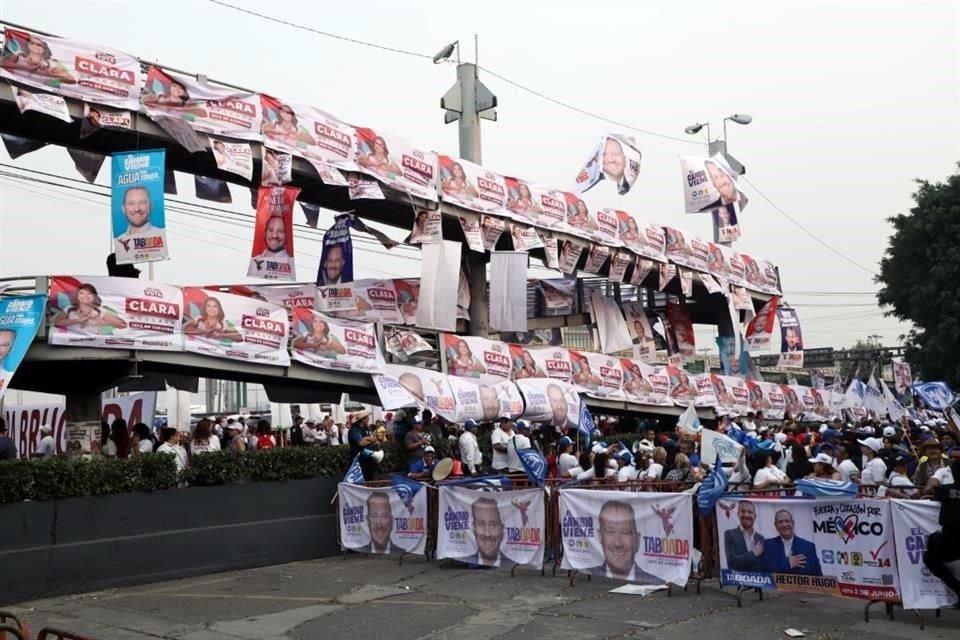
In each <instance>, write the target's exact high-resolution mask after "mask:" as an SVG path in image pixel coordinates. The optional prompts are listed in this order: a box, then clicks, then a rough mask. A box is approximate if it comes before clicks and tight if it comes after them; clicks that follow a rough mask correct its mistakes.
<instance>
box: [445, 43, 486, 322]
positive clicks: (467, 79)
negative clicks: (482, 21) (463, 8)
mask: <svg viewBox="0 0 960 640" xmlns="http://www.w3.org/2000/svg"><path fill="white" fill-rule="evenodd" d="M474 44H475V45H476V37H474ZM454 49H456V51H457V63H458V64H457V82H456V83H455V84H454V85H453V86H452V87H450V89H449V90H448V91H447V93H446V94H445V95H444V96H443V98H441V99H440V108H441V109H444V110H445V112H446V113H445V114H444V117H443V120H444V123H445V124H449V123H451V122H458V123H459V125H458V131H459V136H460V157H461V158H463V159H464V160H467V161H469V162H472V163H474V164H482V163H483V162H482V152H481V145H480V119H481V118H483V119H485V120H493V121H496V119H497V112H496V106H497V97H496V96H495V95H493V93H491V92H490V90H489V89H487V88H486V87H485V86H484V85H483V83H482V82H480V80H479V79H478V78H477V65H476V63H469V62H460V61H459V59H460V45H459V42H454V43H452V44H450V45H447V46H446V47H444V49H443V50H442V51H440V53H438V54H437V55H436V56H434V58H433V61H434V62H435V63H440V62H444V61H446V60H447V59H448V58H449V57H450V56H451V55H453V52H454ZM475 50H476V49H475ZM464 250H465V251H466V264H467V268H468V269H469V270H470V334H471V335H474V336H483V337H487V336H488V335H489V324H490V312H489V309H488V306H487V260H486V254H481V253H476V252H473V251H470V250H468V249H466V248H465V249H464Z"/></svg>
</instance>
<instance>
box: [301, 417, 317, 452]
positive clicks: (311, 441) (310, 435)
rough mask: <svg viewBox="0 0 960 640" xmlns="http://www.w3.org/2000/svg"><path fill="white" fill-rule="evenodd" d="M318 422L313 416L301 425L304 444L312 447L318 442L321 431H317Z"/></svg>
mask: <svg viewBox="0 0 960 640" xmlns="http://www.w3.org/2000/svg"><path fill="white" fill-rule="evenodd" d="M316 426H317V422H316V420H314V419H313V418H311V419H309V420H307V421H306V422H304V423H303V424H302V425H301V426H300V432H301V433H302V434H303V444H304V446H307V447H312V446H314V445H316V444H317V441H318V439H319V435H320V434H319V433H317V430H316V428H315V427H316Z"/></svg>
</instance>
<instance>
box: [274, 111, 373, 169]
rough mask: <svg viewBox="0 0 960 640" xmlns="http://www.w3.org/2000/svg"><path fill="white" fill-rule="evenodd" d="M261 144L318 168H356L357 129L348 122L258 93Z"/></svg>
mask: <svg viewBox="0 0 960 640" xmlns="http://www.w3.org/2000/svg"><path fill="white" fill-rule="evenodd" d="M260 107H261V110H262V112H263V124H262V125H261V131H262V133H263V144H264V146H267V147H270V148H271V149H274V150H275V151H280V152H283V153H289V154H291V155H294V156H299V157H301V158H304V159H305V160H307V161H308V162H310V163H311V164H312V165H314V168H316V169H317V171H318V172H320V171H321V169H323V168H324V167H337V168H339V169H345V170H347V171H356V170H357V165H356V163H355V158H356V156H355V140H356V132H355V130H354V128H353V127H351V126H350V125H348V124H346V123H344V122H341V121H340V120H338V119H336V118H334V117H333V116H331V115H330V114H328V113H326V112H324V111H321V110H320V109H317V108H315V107H310V106H307V105H299V104H291V103H286V102H282V101H280V100H278V99H276V98H273V97H271V96H268V95H264V94H261V95H260ZM321 175H322V174H321Z"/></svg>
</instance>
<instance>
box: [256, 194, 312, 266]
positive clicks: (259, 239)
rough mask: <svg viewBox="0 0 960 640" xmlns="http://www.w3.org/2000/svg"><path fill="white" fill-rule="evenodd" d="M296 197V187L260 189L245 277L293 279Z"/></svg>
mask: <svg viewBox="0 0 960 640" xmlns="http://www.w3.org/2000/svg"><path fill="white" fill-rule="evenodd" d="M299 194H300V188H299V187H260V189H259V191H258V192H257V217H256V222H255V223H254V231H253V249H251V251H250V265H249V266H248V267H247V276H248V277H251V278H263V279H265V280H291V281H292V280H296V279H297V276H296V269H295V265H294V252H293V205H294V203H296V201H297V196H298V195H299Z"/></svg>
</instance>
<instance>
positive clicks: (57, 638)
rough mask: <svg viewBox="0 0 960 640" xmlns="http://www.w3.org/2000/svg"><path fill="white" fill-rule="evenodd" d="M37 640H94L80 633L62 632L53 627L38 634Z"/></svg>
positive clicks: (46, 628)
mask: <svg viewBox="0 0 960 640" xmlns="http://www.w3.org/2000/svg"><path fill="white" fill-rule="evenodd" d="M37 640H94V639H93V638H91V637H89V636H82V635H80V634H79V633H72V632H70V631H61V630H60V629H54V628H52V627H44V628H43V629H40V633H38V634H37Z"/></svg>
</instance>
